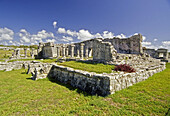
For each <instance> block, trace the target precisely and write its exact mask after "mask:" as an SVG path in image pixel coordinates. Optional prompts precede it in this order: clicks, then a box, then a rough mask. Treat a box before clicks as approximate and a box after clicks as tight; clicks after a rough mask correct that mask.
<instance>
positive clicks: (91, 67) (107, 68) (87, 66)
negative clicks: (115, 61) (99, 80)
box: [57, 61, 114, 73]
mask: <svg viewBox="0 0 170 116" xmlns="http://www.w3.org/2000/svg"><path fill="white" fill-rule="evenodd" d="M57 64H58V65H63V66H67V67H71V68H74V69H80V70H84V71H89V72H96V73H103V72H105V73H111V72H112V70H113V69H114V65H104V64H99V63H86V62H77V61H69V62H63V63H57Z"/></svg>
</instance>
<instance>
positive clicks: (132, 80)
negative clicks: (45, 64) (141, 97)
mask: <svg viewBox="0 0 170 116" xmlns="http://www.w3.org/2000/svg"><path fill="white" fill-rule="evenodd" d="M165 68H166V67H165V63H161V64H160V65H159V66H155V67H153V68H152V69H150V70H148V71H146V70H138V71H137V72H135V73H124V72H118V73H110V74H106V73H103V74H96V73H94V72H86V71H81V70H74V69H72V68H68V67H64V66H59V65H53V66H52V68H51V70H50V72H49V74H48V77H50V78H53V79H56V80H58V81H60V82H62V83H65V84H70V85H72V86H73V87H77V88H80V89H81V90H83V91H86V92H88V93H90V94H93V95H94V94H98V95H101V96H106V95H109V94H113V93H115V92H116V91H119V90H121V89H124V88H127V87H129V86H132V85H133V84H136V83H138V82H141V81H143V80H145V79H147V78H148V77H150V76H152V75H153V74H155V73H158V72H161V71H163V70H164V69H165Z"/></svg>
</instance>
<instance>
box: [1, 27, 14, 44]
mask: <svg viewBox="0 0 170 116" xmlns="http://www.w3.org/2000/svg"><path fill="white" fill-rule="evenodd" d="M13 36H14V32H13V30H11V29H8V28H6V27H5V28H0V41H4V40H7V41H10V40H13Z"/></svg>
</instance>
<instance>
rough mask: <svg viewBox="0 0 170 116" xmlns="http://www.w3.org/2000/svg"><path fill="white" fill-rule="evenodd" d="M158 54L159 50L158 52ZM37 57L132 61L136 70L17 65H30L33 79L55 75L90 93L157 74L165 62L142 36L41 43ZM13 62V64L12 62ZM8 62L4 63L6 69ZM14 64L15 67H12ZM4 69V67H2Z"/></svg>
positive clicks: (115, 88)
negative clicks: (146, 45)
mask: <svg viewBox="0 0 170 116" xmlns="http://www.w3.org/2000/svg"><path fill="white" fill-rule="evenodd" d="M157 52H158V53H159V50H158V51H157ZM36 57H37V58H40V59H41V58H56V59H61V60H80V61H86V60H90V61H92V62H99V63H104V64H113V65H119V64H129V65H130V66H132V67H133V68H135V70H136V72H133V73H125V72H114V73H110V74H107V73H103V74H97V73H94V72H87V71H82V70H75V69H73V68H69V67H64V66H59V65H57V63H53V64H50V63H41V62H37V61H34V62H31V61H29V62H21V61H20V62H18V63H14V64H17V65H18V66H16V67H17V68H21V67H22V66H23V67H24V68H28V72H27V73H31V74H32V77H33V79H35V80H36V79H41V78H46V77H49V78H53V79H55V80H58V81H60V82H62V83H65V84H70V85H71V86H73V87H76V88H80V89H81V90H83V91H86V92H88V93H90V94H98V95H102V96H106V95H108V94H113V93H115V92H116V91H119V90H121V89H124V88H127V87H129V86H132V85H133V84H135V83H138V82H140V81H143V80H145V79H147V78H149V77H150V76H152V75H153V74H155V73H158V72H161V71H163V70H164V69H165V68H166V67H165V62H161V61H160V59H155V58H153V57H152V54H150V53H149V52H148V51H146V50H143V48H142V35H141V34H138V35H134V36H132V37H129V38H124V39H120V38H116V37H114V38H106V39H102V38H96V39H91V40H86V41H82V42H79V43H74V44H54V43H51V42H49V43H40V44H39V47H38V50H37V56H36ZM166 57H167V56H166ZM10 65H13V64H10ZM6 67H7V65H5V64H4V65H3V70H4V69H6ZM13 67H14V66H13ZM1 69H2V66H1Z"/></svg>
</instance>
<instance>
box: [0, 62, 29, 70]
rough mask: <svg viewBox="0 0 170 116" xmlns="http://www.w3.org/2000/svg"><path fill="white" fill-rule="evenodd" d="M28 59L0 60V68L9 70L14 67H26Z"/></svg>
mask: <svg viewBox="0 0 170 116" xmlns="http://www.w3.org/2000/svg"><path fill="white" fill-rule="evenodd" d="M29 63H30V61H14V62H0V70H4V71H11V70H14V69H21V68H25V69H28V64H29Z"/></svg>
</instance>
